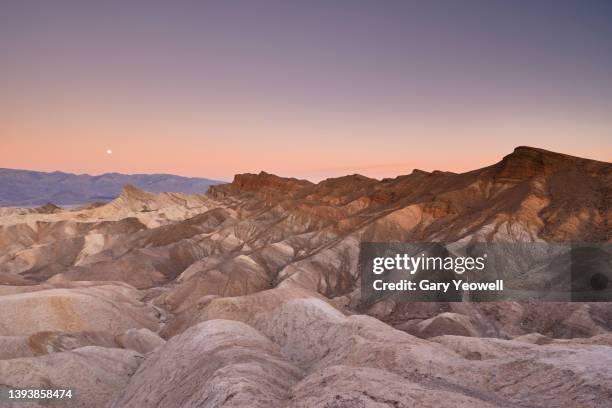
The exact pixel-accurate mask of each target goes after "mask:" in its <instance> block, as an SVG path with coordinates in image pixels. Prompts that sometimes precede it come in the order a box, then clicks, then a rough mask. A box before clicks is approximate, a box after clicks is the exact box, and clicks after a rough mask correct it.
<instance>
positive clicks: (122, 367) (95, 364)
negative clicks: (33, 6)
mask: <svg viewBox="0 0 612 408" xmlns="http://www.w3.org/2000/svg"><path fill="white" fill-rule="evenodd" d="M141 361H142V356H141V355H140V354H138V353H136V352H135V351H130V350H122V349H114V348H105V347H95V346H89V347H82V348H78V349H75V350H72V351H66V352H61V353H53V354H49V355H44V356H40V357H29V358H15V359H11V360H0V384H2V385H3V386H5V387H10V388H44V389H49V388H63V389H66V388H71V389H73V390H74V398H73V400H71V401H70V402H66V404H65V406H71V407H82V408H89V407H92V408H103V407H107V406H108V404H109V403H110V401H111V400H112V399H113V397H114V396H115V394H116V393H117V392H118V391H119V390H121V389H122V388H123V387H125V385H126V383H127V381H128V379H129V378H130V376H131V375H132V374H133V373H134V371H136V369H137V368H138V365H139V364H140V362H141ZM3 404H6V403H5V402H3ZM3 406H7V407H13V406H14V407H24V406H26V407H27V406H34V407H38V406H43V405H42V404H37V403H23V402H16V403H13V404H12V405H9V404H6V405H3Z"/></svg>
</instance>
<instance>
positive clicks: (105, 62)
mask: <svg viewBox="0 0 612 408" xmlns="http://www.w3.org/2000/svg"><path fill="white" fill-rule="evenodd" d="M92 3H93V2H92ZM96 3H97V4H87V5H86V4H85V2H80V1H79V2H76V1H75V2H62V1H53V2H45V1H27V0H25V1H2V2H1V3H0V52H1V54H0V55H2V58H1V59H0V73H1V74H2V75H1V76H0V90H1V91H0V151H1V152H2V154H1V155H0V167H13V168H28V169H36V170H64V171H70V172H79V173H80V172H88V173H94V174H97V173H101V172H106V171H120V172H129V173H134V172H168V173H175V174H182V175H192V176H205V177H212V178H221V179H231V176H232V175H233V174H234V173H239V172H245V171H250V172H258V171H260V170H267V171H269V172H274V173H278V174H281V175H291V176H298V177H306V178H311V179H320V178H325V177H328V176H336V175H342V174H346V173H354V172H359V173H364V174H368V175H372V176H375V177H382V176H392V175H397V174H405V173H409V172H410V171H411V170H412V169H413V168H422V169H425V170H433V169H443V170H451V171H463V170H469V169H473V168H476V167H481V166H484V165H487V164H490V163H492V162H495V161H497V160H498V159H499V158H500V157H501V156H503V155H505V154H507V153H509V152H510V151H511V150H512V149H513V148H514V147H515V146H517V145H531V146H537V147H542V148H546V149H550V150H554V151H560V152H564V153H569V154H574V155H578V156H585V157H590V158H595V159H599V160H606V161H611V160H612V143H611V141H612V2H611V1H594V0H587V1H572V2H569V1H513V2H510V1H427V2H425V1H423V2H416V1H373V0H372V1H339V0H329V1H303V2H297V1H255V0H253V1H209V2H204V1H189V2H187V1H176V2H144V1H142V2H96ZM128 3H129V4H128ZM109 148H110V149H112V150H113V154H112V155H108V154H106V153H105V151H106V149H109Z"/></svg>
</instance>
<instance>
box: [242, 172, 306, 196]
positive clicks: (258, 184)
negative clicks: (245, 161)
mask: <svg viewBox="0 0 612 408" xmlns="http://www.w3.org/2000/svg"><path fill="white" fill-rule="evenodd" d="M312 185H313V183H311V182H310V181H308V180H301V179H297V178H285V177H280V176H277V175H275V174H270V173H266V172H265V171H262V172H260V173H259V174H253V173H243V174H236V175H235V176H234V180H233V181H232V183H231V186H232V187H233V188H237V189H240V190H244V191H260V190H278V191H279V192H283V191H296V190H300V189H302V188H304V187H309V186H312Z"/></svg>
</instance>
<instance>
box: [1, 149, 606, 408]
mask: <svg viewBox="0 0 612 408" xmlns="http://www.w3.org/2000/svg"><path fill="white" fill-rule="evenodd" d="M611 225H612V164H610V163H603V162H596V161H591V160H586V159H580V158H576V157H571V156H566V155H561V154H557V153H551V152H547V151H543V150H539V149H534V148H527V147H520V148H517V149H516V150H515V151H514V152H513V153H511V154H510V155H508V156H506V157H505V158H504V159H503V160H501V161H500V162H499V163H497V164H494V165H492V166H490V167H486V168H483V169H479V170H475V171H472V172H468V173H463V174H453V173H447V172H438V171H436V172H433V173H428V172H424V171H418V170H415V171H414V172H413V173H411V174H409V175H406V176H400V177H397V178H394V179H385V180H382V181H378V180H374V179H370V178H367V177H363V176H359V175H351V176H346V177H341V178H335V179H328V180H325V181H323V182H320V183H318V184H313V183H310V182H308V181H303V180H297V179H288V178H281V177H277V176H274V175H271V174H266V173H260V174H242V175H237V176H236V177H235V179H234V181H233V182H232V183H231V184H226V185H219V186H213V187H211V188H210V189H209V191H208V192H207V193H206V194H201V195H187V194H178V193H159V194H152V193H147V192H144V191H141V190H138V189H136V188H134V187H130V186H127V187H125V188H124V190H123V192H122V194H121V196H119V197H118V198H117V199H115V200H114V201H112V202H110V203H108V204H105V205H92V206H85V207H82V208H77V209H73V210H64V209H61V208H58V207H55V206H52V205H47V206H45V207H41V208H35V209H16V208H3V209H0V284H1V285H0V385H5V386H9V387H38V388H42V387H46V388H48V387H58V388H62V387H73V388H75V389H76V400H75V401H73V402H72V403H70V404H68V403H66V406H75V407H116V408H121V407H134V408H142V407H368V408H369V407H377V408H378V407H449V408H450V407H564V408H569V407H610V406H611V404H612V333H611V332H610V330H611V329H612V304H610V303H534V302H532V303H513V302H503V303H501V302H500V303H397V304H396V303H393V302H391V301H382V302H379V303H376V304H374V305H365V304H364V303H363V302H362V301H361V299H360V289H359V287H360V286H359V274H358V271H357V258H358V252H359V243H360V242H361V241H366V240H367V241H405V240H419V241H442V242H465V243H466V244H467V243H469V242H470V241H472V240H484V241H493V242H497V241H499V242H507V241H510V242H518V241H547V242H568V241H587V242H611V241H612V228H611ZM0 405H2V406H11V405H10V404H9V403H8V402H6V401H3V402H0ZM60 405H61V403H60ZM14 406H16V407H25V406H37V405H36V404H35V403H15V404H14ZM40 406H42V405H40Z"/></svg>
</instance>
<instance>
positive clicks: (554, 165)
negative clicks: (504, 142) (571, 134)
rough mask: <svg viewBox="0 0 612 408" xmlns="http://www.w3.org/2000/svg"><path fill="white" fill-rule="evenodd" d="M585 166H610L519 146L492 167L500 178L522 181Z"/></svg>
mask: <svg viewBox="0 0 612 408" xmlns="http://www.w3.org/2000/svg"><path fill="white" fill-rule="evenodd" d="M585 165H596V166H598V165H604V166H606V165H607V166H609V165H610V164H609V163H605V162H598V161H596V160H590V159H584V158H581V157H576V156H570V155H568V154H563V153H556V152H551V151H549V150H545V149H540V148H537V147H530V146H518V147H516V148H515V149H514V151H513V152H512V153H510V154H509V155H507V156H505V157H504V158H503V159H502V160H501V161H500V162H499V163H497V164H495V165H494V166H492V167H493V168H494V169H495V171H496V173H497V177H498V178H504V179H513V180H520V179H527V178H530V177H533V176H535V175H538V174H540V175H543V174H550V173H554V172H557V171H559V170H562V169H567V168H573V167H576V166H585Z"/></svg>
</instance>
